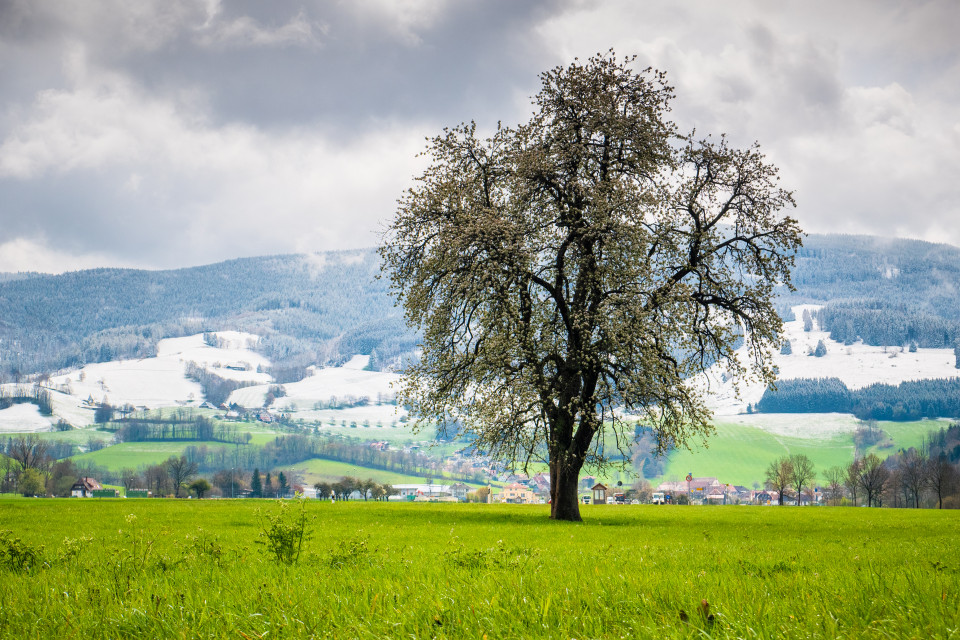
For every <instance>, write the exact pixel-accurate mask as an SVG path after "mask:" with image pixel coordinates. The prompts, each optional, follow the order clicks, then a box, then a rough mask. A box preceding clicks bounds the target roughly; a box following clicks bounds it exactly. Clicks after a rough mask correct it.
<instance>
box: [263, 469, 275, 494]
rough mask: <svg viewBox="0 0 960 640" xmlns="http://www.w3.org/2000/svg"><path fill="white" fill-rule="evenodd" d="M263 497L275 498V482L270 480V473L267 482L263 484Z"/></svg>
mask: <svg viewBox="0 0 960 640" xmlns="http://www.w3.org/2000/svg"><path fill="white" fill-rule="evenodd" d="M263 495H265V496H270V497H271V498H273V497H275V494H274V493H273V480H271V479H270V472H269V471H267V479H266V482H264V483H263Z"/></svg>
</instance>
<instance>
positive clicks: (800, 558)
mask: <svg viewBox="0 0 960 640" xmlns="http://www.w3.org/2000/svg"><path fill="white" fill-rule="evenodd" d="M286 504H287V505H288V507H287V509H288V511H290V510H292V511H294V512H295V510H296V508H297V507H296V505H295V504H291V503H289V502H288V503H286ZM279 508H280V507H279V506H278V504H277V503H275V502H273V501H259V500H246V501H242V500H237V501H232V500H216V501H215V500H210V501H196V500H191V501H186V500H182V501H173V500H139V501H138V500H99V501H98V500H28V499H18V500H0V522H2V527H0V528H3V529H7V530H8V531H10V532H12V533H7V534H3V535H0V574H2V577H3V579H2V580H0V629H2V630H3V636H4V637H11V638H14V637H33V638H146V637H150V638H174V637H176V638H213V637H216V638H220V637H235V638H294V637H296V638H303V637H307V638H309V637H318V638H320V637H322V638H478V639H479V638H488V639H490V638H612V639H618V638H664V637H666V638H703V637H716V638H784V637H788V638H792V637H796V638H800V637H803V638H906V637H918V638H950V637H956V636H957V634H958V633H960V560H958V557H957V554H956V544H957V541H958V539H960V517H958V514H957V513H955V512H947V511H935V510H927V511H913V510H910V511H907V510H889V509H883V510H880V509H869V510H868V509H854V508H836V509H828V508H805V509H798V508H778V507H659V508H658V507H653V506H639V507H629V506H627V507H612V506H606V507H604V506H599V507H598V506H594V507H585V508H584V509H583V515H584V518H585V522H584V523H582V524H570V523H558V522H552V521H550V520H549V519H547V517H546V516H547V510H546V508H545V507H530V506H521V505H516V506H514V505H502V506H495V505H445V504H441V505H438V504H425V503H420V504H395V503H390V504H387V503H362V502H356V503H354V502H350V503H337V504H330V503H327V502H323V501H311V502H309V503H308V504H306V515H307V517H308V531H309V532H310V533H311V534H312V535H311V536H310V537H309V539H308V540H307V542H306V544H305V546H304V549H303V553H302V555H301V557H300V559H299V561H298V562H297V563H295V564H293V565H286V564H280V563H278V562H276V561H275V560H274V559H273V558H272V556H270V555H268V554H267V553H265V549H264V548H263V547H262V546H261V545H258V544H256V540H257V539H258V532H259V531H260V530H261V526H262V525H263V524H264V523H265V522H266V521H265V520H263V519H262V517H261V518H260V519H258V515H257V509H262V510H263V512H264V513H275V512H276V511H277V510H278V509H279ZM15 538H16V539H19V540H18V541H15V540H14V539H15ZM702 600H706V601H708V603H709V611H708V613H709V615H710V616H713V617H712V618H708V617H707V616H706V615H701V614H700V603H701V601H702Z"/></svg>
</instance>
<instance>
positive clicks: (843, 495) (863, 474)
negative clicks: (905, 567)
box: [766, 441, 960, 509]
mask: <svg viewBox="0 0 960 640" xmlns="http://www.w3.org/2000/svg"><path fill="white" fill-rule="evenodd" d="M822 479H823V481H824V484H823V485H818V484H817V481H818V478H817V474H816V470H815V468H814V465H813V463H812V462H811V461H810V459H809V458H808V457H807V456H805V455H803V454H797V455H789V456H783V457H780V458H777V459H776V460H774V461H773V462H771V463H770V466H769V467H767V470H766V485H767V488H768V489H771V490H773V491H776V492H777V493H778V495H779V498H778V504H780V505H783V504H785V503H786V500H787V499H788V496H791V495H792V497H793V499H794V500H795V501H796V504H800V502H801V499H803V497H804V496H806V499H807V500H808V501H811V502H812V501H814V500H815V499H816V498H815V495H816V493H818V492H819V491H820V489H821V487H822V489H823V493H822V496H821V497H822V500H823V501H825V502H826V503H827V504H831V505H840V504H853V505H854V506H856V505H865V506H867V507H880V506H889V507H908V508H920V507H921V506H935V507H937V508H940V509H942V508H943V507H944V505H946V506H949V507H954V508H957V507H960V471H958V469H957V467H956V466H955V465H954V464H953V463H951V462H950V459H949V457H948V455H947V454H946V453H945V452H944V451H943V450H942V449H940V448H938V447H936V446H930V444H929V441H928V443H926V444H924V445H923V446H921V447H920V448H910V449H907V450H902V451H900V452H898V453H896V454H894V455H892V456H890V457H888V458H887V459H886V460H884V459H881V458H880V457H879V456H877V455H876V454H874V453H868V454H867V455H865V456H862V457H859V458H857V459H856V460H854V461H853V462H852V463H850V464H849V465H846V466H834V467H830V468H829V469H827V470H826V471H824V473H823V476H822Z"/></svg>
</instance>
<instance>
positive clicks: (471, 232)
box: [380, 52, 801, 520]
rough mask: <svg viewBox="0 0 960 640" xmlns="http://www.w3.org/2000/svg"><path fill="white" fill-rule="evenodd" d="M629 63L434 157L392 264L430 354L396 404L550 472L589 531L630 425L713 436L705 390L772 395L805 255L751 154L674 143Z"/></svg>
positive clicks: (678, 440) (400, 215)
mask: <svg viewBox="0 0 960 640" xmlns="http://www.w3.org/2000/svg"><path fill="white" fill-rule="evenodd" d="M632 64H633V60H632V59H629V58H628V59H624V60H619V59H617V58H616V56H615V55H614V53H613V52H610V53H609V54H607V55H598V56H595V57H592V58H590V59H589V60H587V61H586V62H581V61H575V62H573V63H572V64H570V65H568V66H566V67H557V68H555V69H552V70H550V71H547V72H545V73H543V74H542V75H541V80H542V89H541V90H540V92H539V93H538V94H537V95H536V96H535V97H534V99H533V105H534V107H535V112H534V114H533V116H532V117H531V119H530V121H529V122H527V123H526V124H521V125H518V126H516V127H507V126H502V125H498V127H497V129H496V131H494V132H493V133H492V135H490V136H489V137H487V138H481V137H480V136H479V134H478V133H477V127H476V125H475V124H474V123H469V124H461V125H459V126H457V127H454V128H452V129H447V130H445V131H444V132H443V133H442V134H441V135H439V136H437V137H435V138H433V139H432V140H430V141H429V142H428V145H427V149H426V151H425V155H426V156H427V157H428V158H429V159H430V161H431V162H430V166H429V167H428V168H427V169H426V171H425V172H424V173H423V175H421V176H420V177H418V178H417V180H416V184H415V186H413V187H412V188H411V189H409V190H408V191H407V193H406V194H405V195H404V196H403V197H402V198H401V200H400V203H399V210H398V212H397V216H396V218H395V220H394V222H393V224H392V226H391V227H390V229H389V230H388V232H387V234H386V236H385V238H384V242H383V244H382V245H381V247H380V253H381V256H382V258H383V261H384V269H385V271H386V272H387V273H389V275H390V278H391V283H392V286H393V290H394V292H395V294H396V295H398V297H399V298H400V299H401V300H402V302H403V305H404V308H405V312H406V317H407V320H408V322H409V323H411V324H412V325H413V326H415V327H416V328H418V329H419V330H420V331H421V332H422V336H423V338H422V357H421V358H420V360H419V362H417V363H415V364H413V365H412V366H411V367H410V368H409V369H408V371H407V374H408V376H407V379H406V380H407V382H406V387H405V389H404V392H403V394H402V395H403V399H404V401H405V402H406V403H408V404H409V405H410V406H411V407H412V408H413V411H414V413H415V415H417V416H418V417H419V418H421V419H426V420H430V421H435V422H437V423H439V424H440V425H441V429H446V430H448V431H456V432H459V433H469V434H472V436H473V437H474V438H475V439H476V444H477V445H478V446H479V447H480V448H482V449H484V450H486V451H487V452H489V453H491V454H493V455H495V456H497V457H500V458H503V459H505V460H507V461H509V462H511V463H513V464H527V463H530V462H538V461H545V462H548V463H549V467H550V477H551V504H552V510H551V517H554V518H558V519H569V520H579V519H580V515H579V508H578V505H577V493H576V491H577V480H578V477H579V473H580V470H581V468H582V467H583V465H584V464H585V463H595V464H603V463H604V462H605V461H607V460H609V458H610V456H611V453H612V451H611V447H613V448H617V449H620V450H622V451H625V450H626V449H627V448H628V447H629V445H630V442H631V440H632V439H633V438H634V437H635V436H634V434H635V430H634V427H635V425H636V422H637V421H638V420H641V421H643V422H644V424H646V425H648V426H650V427H652V428H653V430H654V432H655V433H656V435H657V439H658V442H659V444H660V446H661V447H666V446H675V445H680V444H684V443H686V442H687V441H688V440H689V439H690V438H691V437H695V436H706V435H707V434H708V433H709V432H710V426H709V422H708V419H709V416H710V414H709V411H708V410H707V408H706V406H705V404H704V399H703V388H702V385H699V384H698V383H697V382H696V376H697V374H698V373H701V372H703V371H704V370H705V369H707V368H709V367H710V366H712V365H714V364H715V363H721V364H722V366H723V367H725V370H726V372H727V374H728V375H732V376H736V377H741V376H743V375H756V376H758V377H760V378H761V379H763V380H765V381H767V382H770V381H772V380H773V378H774V372H773V370H772V368H771V357H772V350H773V349H779V348H780V344H781V338H780V331H781V328H782V327H781V321H780V318H779V316H778V315H777V313H776V311H775V309H774V307H773V305H772V301H771V295H772V291H773V288H774V287H775V286H777V285H782V284H786V285H787V286H789V282H790V268H791V266H792V264H793V255H794V252H795V251H796V249H797V248H798V247H799V246H800V244H801V232H800V229H799V227H798V225H797V223H796V221H795V220H793V219H792V218H790V217H786V216H782V215H781V213H780V212H781V210H782V209H784V208H785V207H789V206H792V205H793V197H792V195H791V193H790V192H788V191H786V190H784V189H782V188H781V187H780V186H779V179H778V175H777V169H776V168H775V167H774V166H773V165H771V164H770V163H769V162H767V161H766V159H765V157H764V156H763V154H762V153H761V152H760V150H759V148H758V147H757V146H753V147H750V148H748V149H745V150H738V149H735V148H733V147H731V146H730V145H729V144H728V142H727V141H726V139H725V138H723V137H721V138H720V139H717V140H711V139H700V140H698V139H695V137H694V136H693V135H692V134H691V135H681V134H679V133H678V131H677V127H676V126H675V125H674V124H673V123H672V122H670V121H669V120H668V119H667V117H666V116H667V114H668V112H669V102H670V99H671V98H672V89H671V87H670V86H669V85H668V84H667V82H666V77H665V75H664V74H663V73H661V72H657V71H653V70H649V69H648V70H646V71H642V72H638V71H635V70H634V69H633V67H632ZM741 341H745V342H743V344H744V345H745V352H746V353H747V354H748V356H747V357H746V358H741V357H740V356H739V355H738V354H737V353H736V350H735V347H736V346H737V344H739V343H741Z"/></svg>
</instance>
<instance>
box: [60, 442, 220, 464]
mask: <svg viewBox="0 0 960 640" xmlns="http://www.w3.org/2000/svg"><path fill="white" fill-rule="evenodd" d="M201 444H211V443H201V442H123V443H120V444H115V445H113V446H110V447H106V448H105V449H100V450H99V451H91V452H89V453H80V454H77V455H75V456H73V458H72V459H73V461H74V462H78V463H82V462H92V463H94V464H96V465H99V466H102V467H106V468H107V469H111V470H114V471H119V470H120V469H123V468H124V467H130V468H131V469H136V468H138V467H140V466H150V465H153V464H160V463H161V462H163V461H164V460H166V459H167V458H169V457H170V456H179V455H181V454H183V450H184V449H186V448H187V447H189V446H190V445H197V446H199V445H201Z"/></svg>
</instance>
